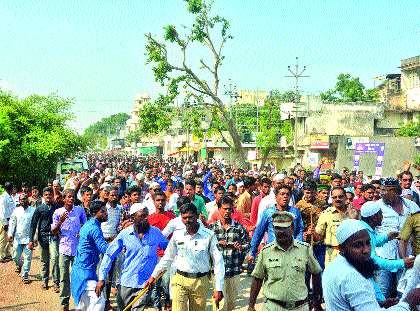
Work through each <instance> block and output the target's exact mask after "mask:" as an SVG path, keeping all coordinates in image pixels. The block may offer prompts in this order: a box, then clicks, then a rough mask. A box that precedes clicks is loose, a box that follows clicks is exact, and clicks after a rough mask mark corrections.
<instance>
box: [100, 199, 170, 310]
mask: <svg viewBox="0 0 420 311" xmlns="http://www.w3.org/2000/svg"><path fill="white" fill-rule="evenodd" d="M130 215H131V217H132V219H133V220H134V224H133V225H132V226H129V227H128V228H125V229H124V230H122V231H121V232H120V233H119V234H118V236H117V237H116V238H115V240H114V241H112V243H111V244H110V245H109V246H108V249H107V251H106V253H105V254H104V258H103V260H102V263H101V267H100V268H99V275H98V277H99V281H98V283H97V285H96V290H95V291H96V294H97V296H98V297H99V296H100V294H101V292H102V290H103V288H104V286H105V278H106V275H107V273H108V272H109V271H110V269H111V266H112V262H113V261H114V259H115V258H116V257H117V255H118V254H119V253H120V252H121V251H122V250H123V249H125V252H124V262H123V270H122V271H121V275H120V286H119V287H118V294H117V303H118V307H119V309H120V310H124V308H125V307H126V306H127V305H128V304H129V303H130V301H132V300H133V299H134V298H135V297H136V296H137V295H138V294H139V293H140V291H141V290H142V289H143V288H144V286H145V283H146V281H147V279H148V278H149V277H150V275H151V274H152V272H153V268H154V267H155V266H156V264H157V259H158V257H157V247H158V246H159V247H160V248H161V249H162V250H164V249H166V246H167V245H168V243H169V241H168V240H167V239H166V238H165V236H164V235H163V234H162V232H161V231H160V230H159V229H158V228H156V227H153V226H150V225H149V222H148V216H149V213H148V211H147V208H145V207H144V205H143V204H141V203H135V204H133V205H132V206H131V207H130ZM146 298H147V295H144V296H143V297H142V299H139V300H137V302H136V303H134V305H133V307H132V309H131V310H144V308H145V306H146V302H147V299H146Z"/></svg>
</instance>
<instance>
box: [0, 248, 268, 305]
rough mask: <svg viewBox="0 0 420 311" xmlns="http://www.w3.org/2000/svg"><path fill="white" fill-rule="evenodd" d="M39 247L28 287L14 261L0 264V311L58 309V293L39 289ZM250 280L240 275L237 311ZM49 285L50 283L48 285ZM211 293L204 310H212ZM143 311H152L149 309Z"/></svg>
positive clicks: (35, 251) (259, 300)
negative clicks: (17, 271) (17, 273)
mask: <svg viewBox="0 0 420 311" xmlns="http://www.w3.org/2000/svg"><path fill="white" fill-rule="evenodd" d="M38 250H39V248H36V249H35V250H34V254H33V257H32V265H31V271H30V272H29V279H30V280H31V283H30V284H23V283H22V281H21V277H20V275H16V274H15V272H14V270H15V265H14V262H13V261H10V262H8V263H0V281H1V282H0V293H1V294H0V310H1V311H6V310H7V311H12V310H13V311H15V310H16V311H24V310H25V311H26V310H28V311H34V310H37V311H53V310H60V300H59V294H56V293H55V292H54V290H53V288H51V287H50V289H49V290H47V291H45V290H43V289H41V284H42V283H41V274H40V272H41V264H40V260H39V252H38ZM251 279H252V278H251V277H250V276H248V275H247V274H246V273H242V275H241V284H243V285H244V287H243V288H242V289H241V291H240V293H239V297H238V299H237V302H236V305H237V307H236V309H235V310H241V311H245V310H247V305H248V300H249V290H250V285H251ZM51 284H52V282H51V281H50V285H51ZM210 297H211V292H209V297H208V298H209V299H208V303H207V308H206V311H212V305H211V299H210ZM262 299H263V298H262V297H259V299H258V305H257V310H261V309H262ZM111 302H112V304H113V306H116V303H115V296H112V301H111ZM70 310H74V303H73V299H70ZM146 310H150V311H151V310H154V309H153V308H148V309H146Z"/></svg>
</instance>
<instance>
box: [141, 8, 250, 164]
mask: <svg viewBox="0 0 420 311" xmlns="http://www.w3.org/2000/svg"><path fill="white" fill-rule="evenodd" d="M184 1H185V2H186V3H187V11H188V12H189V13H190V14H192V15H193V16H194V17H195V21H194V23H193V24H192V25H190V26H182V27H179V26H175V25H168V26H166V27H164V36H163V41H159V40H157V39H156V38H155V36H154V35H152V34H150V33H149V34H146V38H147V44H146V54H145V55H146V56H147V61H146V64H153V67H152V71H153V73H154V76H155V80H156V81H157V82H159V83H160V84H161V85H162V86H163V87H166V88H167V92H166V94H162V95H160V97H159V104H157V105H156V107H157V108H161V107H162V106H167V105H170V104H173V103H174V99H175V98H177V97H178V96H179V95H180V88H183V90H184V92H185V94H187V95H188V96H191V98H193V99H194V100H195V102H196V105H200V106H202V107H204V108H205V109H208V110H209V111H210V112H211V113H212V115H213V122H212V126H214V127H217V128H216V130H217V131H218V132H219V134H222V130H223V128H226V129H227V130H228V132H229V134H230V139H229V141H228V140H226V139H224V140H225V142H226V143H228V144H229V145H230V146H231V147H232V148H233V149H234V150H235V152H236V153H237V155H238V157H237V159H238V164H239V165H241V166H243V165H245V161H246V160H245V155H244V152H243V150H242V144H241V138H240V135H239V133H238V131H237V129H236V127H235V124H234V122H233V120H231V119H230V117H229V114H228V112H227V110H226V107H225V105H224V103H223V101H222V100H221V99H220V97H219V94H218V91H219V83H220V78H219V68H220V66H221V65H222V64H223V62H224V61H225V56H224V55H223V48H224V46H225V44H226V43H227V42H228V41H229V40H231V39H233V36H232V35H231V34H230V32H229V26H230V25H229V21H228V20H226V19H225V18H223V17H221V16H219V15H214V16H213V15H211V8H212V2H211V3H210V4H207V3H206V1H205V0H184ZM169 47H170V48H169ZM203 47H204V48H206V49H208V50H209V52H210V55H211V57H210V58H209V59H206V60H205V59H204V58H201V59H196V60H194V59H193V60H191V59H190V58H188V57H191V56H193V55H197V54H198V53H197V52H198V51H200V54H201V55H205V53H203V51H201V50H200V49H201V48H203ZM169 51H170V52H169ZM187 51H188V52H189V53H188V54H187ZM176 53H178V54H176ZM187 56H188V57H187ZM173 59H179V62H178V63H177V64H175V63H174V62H173ZM194 63H198V64H199V68H196V67H194V65H191V64H194ZM219 126H220V127H219Z"/></svg>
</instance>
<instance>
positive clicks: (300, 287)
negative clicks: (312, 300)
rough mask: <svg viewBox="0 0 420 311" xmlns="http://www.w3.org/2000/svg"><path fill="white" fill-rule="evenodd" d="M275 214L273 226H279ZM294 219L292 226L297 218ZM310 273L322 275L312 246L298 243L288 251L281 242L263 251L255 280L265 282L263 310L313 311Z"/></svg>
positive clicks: (256, 266)
mask: <svg viewBox="0 0 420 311" xmlns="http://www.w3.org/2000/svg"><path fill="white" fill-rule="evenodd" d="M280 213H288V212H280ZM280 213H275V214H280ZM275 214H273V225H275V216H274V215H275ZM288 214H290V213H288ZM291 217H294V216H293V215H292V216H291ZM291 219H292V220H291V222H292V221H293V218H291ZM291 222H290V224H291ZM306 271H308V272H310V273H313V274H318V273H321V271H322V269H321V267H320V265H319V263H318V261H317V260H316V259H315V257H314V254H313V251H312V248H311V247H310V245H309V244H307V243H305V242H300V241H298V240H295V239H294V240H293V243H292V245H291V246H290V247H289V248H288V249H287V250H284V249H283V248H282V247H281V246H280V245H279V244H278V243H277V241H274V242H272V243H270V244H268V245H267V246H265V247H264V248H262V249H261V251H260V254H259V255H258V260H257V263H256V265H255V269H254V271H253V272H252V276H254V277H255V278H258V279H263V280H264V285H263V295H264V297H265V303H264V307H263V310H264V311H274V310H276V311H277V310H279V311H282V310H298V311H309V303H308V301H307V298H308V289H307V287H306V285H305V272H306Z"/></svg>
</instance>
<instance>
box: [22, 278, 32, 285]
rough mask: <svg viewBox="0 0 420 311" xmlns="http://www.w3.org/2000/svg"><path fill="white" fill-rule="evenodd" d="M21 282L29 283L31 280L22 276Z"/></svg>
mask: <svg viewBox="0 0 420 311" xmlns="http://www.w3.org/2000/svg"><path fill="white" fill-rule="evenodd" d="M22 282H23V284H29V283H31V281H29V279H28V278H22Z"/></svg>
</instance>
